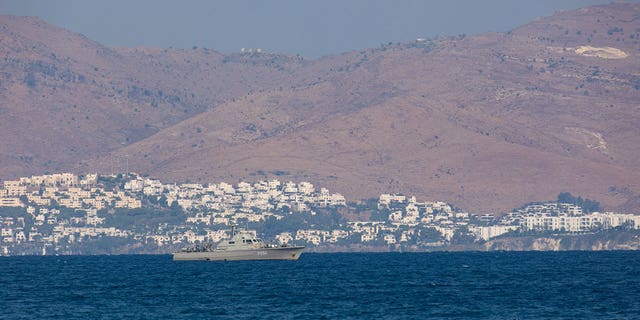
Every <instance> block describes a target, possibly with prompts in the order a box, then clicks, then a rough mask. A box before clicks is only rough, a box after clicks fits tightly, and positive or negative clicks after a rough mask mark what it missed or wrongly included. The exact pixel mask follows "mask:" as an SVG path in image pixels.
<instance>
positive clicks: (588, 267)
mask: <svg viewBox="0 0 640 320" xmlns="http://www.w3.org/2000/svg"><path fill="white" fill-rule="evenodd" d="M0 318H2V319H209V318H216V319H640V253H639V252H489V253H480V252H466V253H447V252H441V253H336V254H313V253H305V254H303V255H302V257H301V258H300V260H298V261H245V262H174V261H172V260H171V256H169V255H158V256H143V255H140V256H49V257H4V258H0Z"/></svg>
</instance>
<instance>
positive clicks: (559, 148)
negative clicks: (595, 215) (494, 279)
mask: <svg viewBox="0 0 640 320" xmlns="http://www.w3.org/2000/svg"><path fill="white" fill-rule="evenodd" d="M638 21H640V5H639V4H637V3H614V4H610V5H604V6H595V7H588V8H583V9H578V10H573V11H565V12H559V13H557V14H555V15H553V16H550V17H545V18H539V19H537V20H535V21H532V22H531V23H528V24H526V25H524V26H521V27H519V28H516V29H514V30H511V31H509V32H506V33H487V34H480V35H477V36H464V35H459V36H453V37H441V38H436V39H427V40H422V39H420V40H417V41H415V42H411V43H389V44H385V45H381V46H380V47H378V48H369V49H365V50H361V51H354V52H347V53H344V54H340V55H334V56H327V57H323V58H320V59H317V60H308V59H304V58H302V57H299V56H286V55H279V54H272V53H262V52H260V53H258V52H251V53H248V52H245V53H234V54H230V55H223V54H220V53H218V52H216V51H213V50H210V49H203V48H193V49H191V50H177V49H157V48H107V47H104V46H102V45H100V44H98V43H95V42H93V41H91V40H89V39H87V38H85V37H83V36H81V35H78V34H75V33H71V32H68V31H65V30H62V29H59V28H56V27H53V26H51V25H47V24H46V23H44V22H42V21H41V20H38V19H35V18H24V17H12V16H2V17H1V18H0V28H1V29H0V54H1V55H2V56H3V57H4V59H2V60H0V63H1V64H2V67H1V69H0V70H2V71H1V76H0V115H2V120H0V121H2V126H1V127H0V135H1V136H3V137H5V139H4V140H5V143H4V144H3V145H2V147H0V163H1V164H0V176H1V177H3V178H5V177H6V178H13V177H15V176H18V175H29V174H37V173H44V172H47V171H50V172H53V171H60V170H73V171H76V172H78V173H82V172H94V171H99V172H109V171H112V170H125V166H127V167H128V168H127V169H129V170H131V171H137V172H143V173H146V174H149V175H151V176H155V177H159V178H162V179H163V180H174V181H185V180H189V181H194V182H195V181H197V182H214V181H227V182H237V181H240V180H248V181H253V180H257V179H264V178H271V177H278V178H279V179H281V180H287V179H291V180H294V181H300V180H308V181H311V182H314V183H316V184H317V185H320V186H327V187H329V188H330V189H331V190H335V191H337V192H340V193H343V194H344V195H345V196H347V198H348V199H354V200H355V199H363V198H369V197H376V196H378V195H379V194H380V193H385V192H387V193H388V192H401V193H405V194H413V195H416V196H418V197H420V198H429V199H434V200H435V199H438V200H445V201H448V202H450V203H453V204H455V205H457V206H459V207H461V208H463V209H466V210H469V211H473V212H501V211H506V210H509V209H511V208H514V207H517V206H520V205H521V204H523V203H525V202H532V201H544V200H549V199H555V197H556V195H557V194H558V193H560V192H563V191H569V192H571V193H573V194H579V195H582V196H583V197H588V198H591V199H597V200H599V201H600V202H602V204H603V205H604V206H605V208H606V209H608V210H625V211H631V212H637V211H638V210H639V209H640V185H639V182H640V173H639V172H638V170H637V168H639V167H640V126H638V125H637V124H638V123H640V108H639V106H638V102H639V101H640V59H639V57H638V54H639V51H640V50H639V49H640V28H639V27H638ZM125 163H126V165H125Z"/></svg>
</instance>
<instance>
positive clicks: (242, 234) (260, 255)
mask: <svg viewBox="0 0 640 320" xmlns="http://www.w3.org/2000/svg"><path fill="white" fill-rule="evenodd" d="M304 248H305V247H304V246H289V245H286V244H282V245H276V244H267V243H264V241H262V239H259V238H256V237H255V236H254V235H253V233H251V232H248V231H246V230H239V231H236V228H235V227H231V239H227V240H223V241H222V242H220V243H219V244H218V246H217V247H216V248H215V249H212V248H211V243H207V244H204V245H202V246H196V247H194V248H185V249H182V250H181V251H180V252H176V253H174V254H173V260H174V261H189V260H203V261H233V260H298V258H300V255H301V254H302V251H303V250H304Z"/></svg>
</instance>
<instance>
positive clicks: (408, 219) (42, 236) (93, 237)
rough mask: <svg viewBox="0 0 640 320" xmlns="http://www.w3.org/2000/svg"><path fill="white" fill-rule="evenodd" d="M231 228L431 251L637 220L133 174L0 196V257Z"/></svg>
mask: <svg viewBox="0 0 640 320" xmlns="http://www.w3.org/2000/svg"><path fill="white" fill-rule="evenodd" d="M348 212H351V213H356V216H357V217H359V218H358V220H353V219H352V220H347V219H345V218H344V213H348ZM352 216H353V215H352ZM365 218H366V219H365ZM360 219H362V221H359V220H360ZM231 226H240V227H246V228H248V229H252V230H255V232H256V233H257V234H258V235H260V236H262V237H264V238H265V239H268V240H271V239H273V241H277V242H278V243H280V244H285V243H297V244H304V245H306V246H309V247H311V248H328V247H332V246H333V247H336V246H342V247H349V246H364V247H369V248H386V249H388V250H403V249H413V250H430V249H434V248H436V249H437V248H446V247H447V246H448V245H451V244H455V243H465V242H466V243H469V242H471V243H473V242H483V241H489V240H491V239H494V238H497V237H508V236H517V235H519V234H522V233H538V234H543V233H545V232H547V233H548V232H552V233H560V234H582V233H590V232H597V231H600V230H609V229H615V228H623V229H625V230H638V229H640V216H637V215H633V214H625V213H614V212H584V211H583V208H582V207H580V206H579V205H576V204H570V203H559V202H549V203H541V204H531V205H527V206H525V207H523V208H520V209H516V210H513V212H510V213H507V214H504V215H501V216H500V217H496V216H494V215H492V214H483V215H478V214H473V213H468V212H464V211H461V210H459V209H455V208H454V207H453V206H452V205H450V204H448V203H445V202H441V201H424V202H420V201H418V200H417V199H416V197H413V196H405V195H401V194H381V195H380V196H379V197H378V198H377V199H371V200H368V201H360V202H347V201H346V199H345V197H344V196H342V195H340V194H338V193H331V192H330V191H329V190H327V189H326V188H320V189H319V190H318V189H317V188H316V187H315V186H314V185H313V184H311V183H309V182H299V183H294V182H291V181H288V182H281V181H278V180H275V179H273V180H269V181H258V182H254V183H249V182H239V183H238V184H237V185H235V186H234V185H231V184H228V183H224V182H220V183H217V184H215V183H209V184H198V183H183V184H167V183H162V182H161V181H159V180H157V179H153V178H149V177H143V176H141V175H139V174H136V173H129V174H118V175H98V174H87V175H84V176H78V175H75V174H72V173H59V174H51V175H41V176H32V177H23V178H20V179H18V180H6V181H3V183H2V188H1V189H0V255H23V254H30V255H34V254H42V255H49V254H98V253H169V252H171V251H173V250H176V249H179V248H180V247H184V246H189V245H197V244H203V243H207V242H219V241H220V240H221V239H223V238H226V237H228V236H229V232H230V229H231Z"/></svg>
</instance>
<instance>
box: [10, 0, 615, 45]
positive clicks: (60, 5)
mask: <svg viewBox="0 0 640 320" xmlns="http://www.w3.org/2000/svg"><path fill="white" fill-rule="evenodd" d="M609 2H610V1H598V0H529V1H521V0H518V1H514V0H482V1H481V0H429V1H427V0H423V1H420V0H394V1H391V0H389V1H381V0H315V1H306V0H271V1H264V0H226V1H209V0H185V1H169V0H139V1H135V0H106V1H104V0H101V1H96V0H56V1H46V0H41V1H34V0H0V14H12V15H22V16H37V17H40V18H42V19H43V20H45V21H47V22H49V23H51V24H54V25H56V26H59V27H62V28H65V29H68V30H71V31H75V32H78V33H82V34H84V35H85V36H87V37H88V38H90V39H93V40H96V41H98V42H100V43H102V44H104V45H107V46H126V47H139V46H153V47H163V48H168V47H173V48H192V47H194V46H198V47H206V48H210V49H214V50H217V51H220V52H223V53H231V52H237V51H239V50H240V48H247V49H248V48H261V49H262V50H263V51H266V52H277V53H285V54H291V55H295V54H300V55H302V56H304V57H309V58H318V57H321V56H325V55H330V54H338V53H342V52H346V51H351V50H360V49H365V48H371V47H377V46H379V45H380V44H382V43H388V42H405V41H411V40H415V39H416V38H432V37H435V36H444V35H459V34H466V35H473V34H478V33H483V32H505V31H508V30H510V29H513V28H516V27H518V26H520V25H522V24H525V23H527V22H528V21H530V20H533V19H535V18H536V17H541V16H549V15H551V14H553V13H554V12H556V11H560V10H568V9H575V8H580V7H586V6H590V5H595V4H604V3H609Z"/></svg>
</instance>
